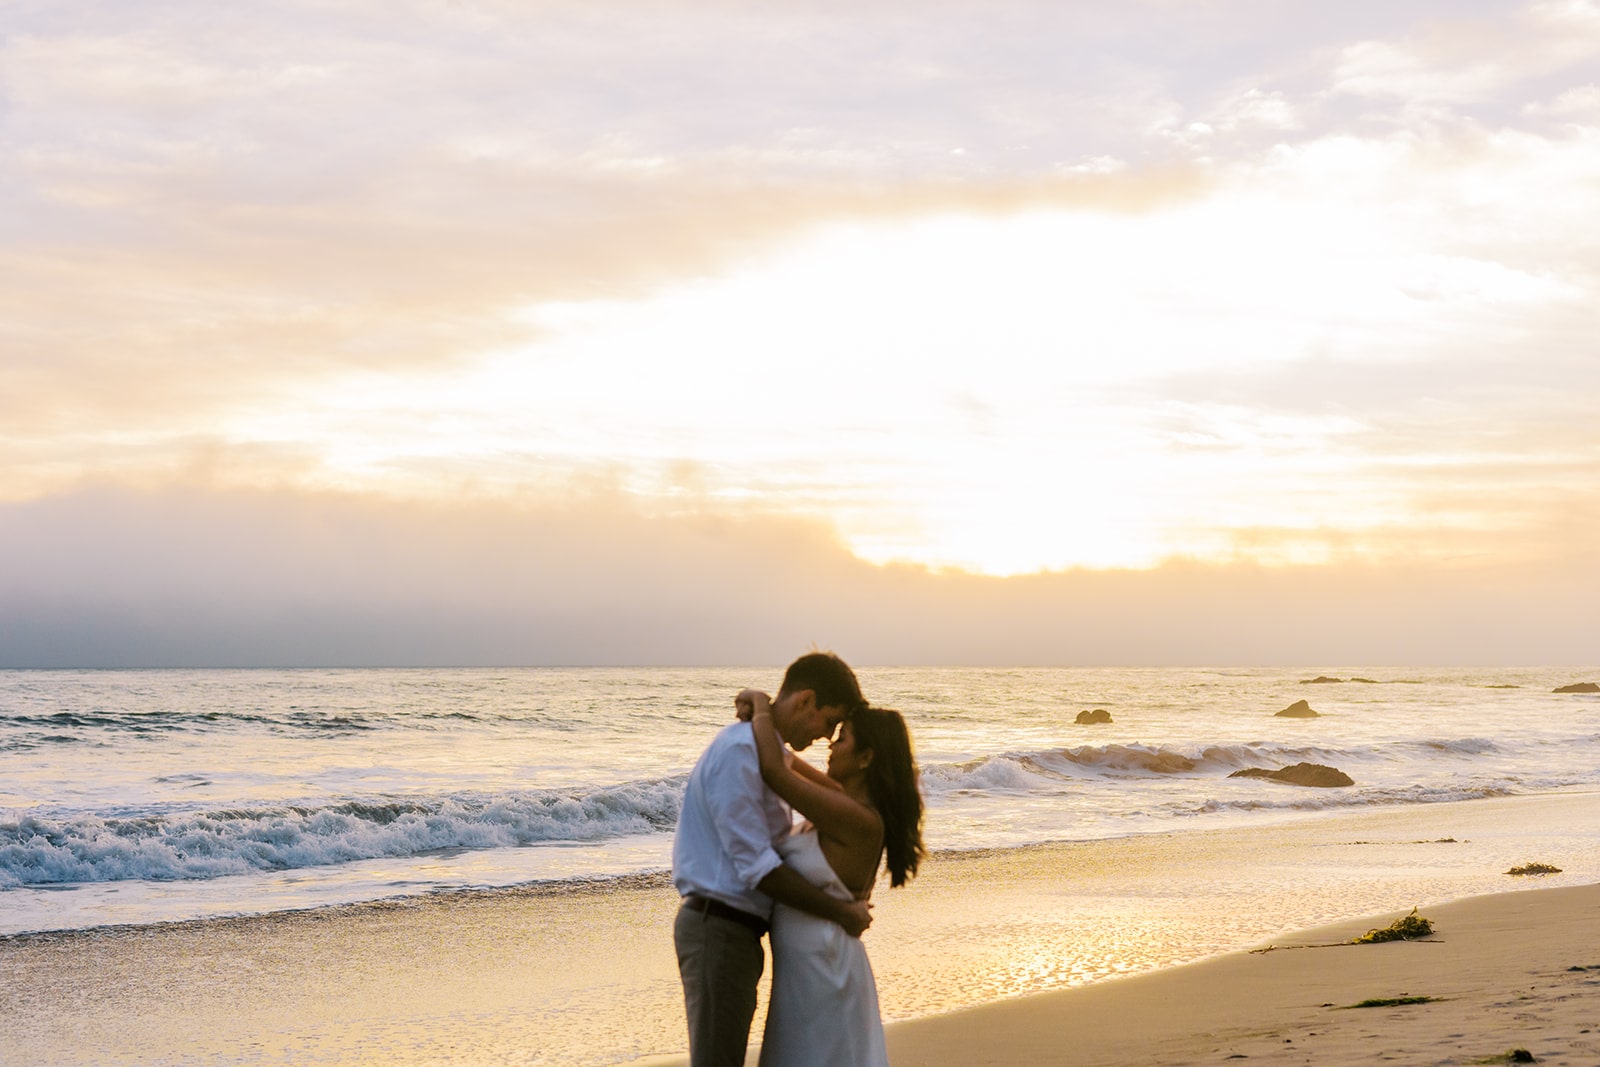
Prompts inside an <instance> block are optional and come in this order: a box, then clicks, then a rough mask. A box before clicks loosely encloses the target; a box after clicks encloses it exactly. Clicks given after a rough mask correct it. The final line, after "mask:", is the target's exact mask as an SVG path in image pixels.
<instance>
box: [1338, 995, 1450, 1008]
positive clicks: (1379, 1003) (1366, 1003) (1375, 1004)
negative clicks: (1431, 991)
mask: <svg viewBox="0 0 1600 1067" xmlns="http://www.w3.org/2000/svg"><path fill="white" fill-rule="evenodd" d="M1438 999H1439V998H1438V997H1372V998H1370V999H1368V1000H1363V1001H1362V1002H1361V1003H1359V1004H1351V1005H1350V1007H1352V1008H1393V1007H1398V1006H1399V1005H1402V1004H1432V1003H1433V1002H1434V1001H1436V1000H1438Z"/></svg>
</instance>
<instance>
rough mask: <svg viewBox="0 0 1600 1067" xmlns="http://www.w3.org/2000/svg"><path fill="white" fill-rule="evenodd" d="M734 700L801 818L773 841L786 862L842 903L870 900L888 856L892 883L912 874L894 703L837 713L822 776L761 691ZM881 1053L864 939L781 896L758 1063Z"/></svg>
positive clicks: (917, 827) (764, 772)
mask: <svg viewBox="0 0 1600 1067" xmlns="http://www.w3.org/2000/svg"><path fill="white" fill-rule="evenodd" d="M738 703H739V704H740V705H741V710H743V706H746V705H747V706H748V707H749V708H750V710H751V713H752V725H753V727H754V730H755V738H756V750H757V752H758V753H759V754H760V757H761V776H762V778H763V779H764V780H765V781H766V783H767V785H768V786H770V787H771V789H772V791H773V792H775V793H777V794H778V795H779V796H780V797H782V798H783V799H784V800H786V801H787V802H788V803H789V805H790V806H791V807H793V808H794V809H795V810H796V811H798V812H799V813H800V814H801V815H803V816H805V818H806V820H807V822H806V824H805V825H804V826H802V827H801V828H800V829H799V830H797V831H795V832H794V833H793V834H791V835H790V836H789V837H788V838H787V839H786V840H785V841H784V842H783V843H782V844H781V845H779V847H778V851H779V854H780V855H782V856H783V860H784V862H785V863H786V864H788V865H789V866H790V867H792V868H794V869H795V870H796V871H797V872H798V873H799V874H800V875H801V876H802V877H804V878H806V879H807V880H808V881H810V882H811V883H812V884H813V885H816V886H819V887H820V888H822V889H823V890H825V891H826V892H828V893H831V894H832V895H834V896H836V897H838V898H840V899H842V900H850V899H866V898H867V897H868V896H869V895H870V894H871V892H872V886H873V884H874V883H875V882H876V881H877V877H878V867H879V864H880V863H882V862H883V861H884V859H885V857H887V862H888V867H889V884H890V885H891V886H895V887H898V886H902V885H904V884H905V883H906V882H907V881H908V880H909V879H910V878H912V877H913V876H914V875H915V874H916V872H917V865H918V863H919V862H920V861H921V859H922V856H923V854H924V851H925V850H924V848H923V844H922V794H921V793H920V792H919V790H918V787H917V765H916V760H915V758H914V756H913V755H912V752H911V737H910V734H909V733H908V732H907V730H906V724H905V720H904V719H902V718H901V717H900V713H899V712H897V711H888V710H886V709H882V708H868V707H863V708H861V709H859V710H857V711H856V712H855V713H853V714H852V715H851V716H850V717H849V718H847V719H845V721H844V723H843V725H841V726H840V728H839V736H838V737H837V738H836V739H835V740H834V741H833V742H831V743H830V745H829V747H828V771H827V774H823V773H822V772H821V771H818V770H817V769H816V768H814V767H812V766H811V765H810V764H809V763H806V762H805V761H804V760H800V759H796V758H794V756H793V755H792V754H791V753H789V752H788V750H787V749H785V748H784V745H783V741H782V739H781V738H780V737H779V735H778V731H777V728H776V727H775V726H774V725H773V722H772V717H771V704H770V701H769V698H768V697H767V694H765V693H762V692H759V691H756V690H745V691H744V692H743V693H741V694H739V697H738ZM888 1062H889V1061H888V1057H887V1055H886V1054H885V1052H884V1044H883V1020H882V1019H881V1018H880V1016H879V1015H878V987H877V983H876V982H875V981H874V980H873V977H872V964H871V963H869V962H868V960H867V949H866V946H865V945H863V944H862V943H861V939H860V938H855V937H851V936H850V935H849V934H847V933H845V932H844V930H843V929H842V928H841V927H839V926H838V925H837V924H835V923H832V922H829V921H828V920H826V919H819V918H817V917H815V916H812V915H808V914H806V913H805V912H802V911H797V910H795V909H793V908H788V907H785V906H784V905H782V904H779V905H777V906H776V907H775V908H774V910H773V915H772V997H771V1002H770V1003H769V1005H768V1008H767V1028H766V1033H765V1034H764V1036H763V1038H762V1042H761V1067H817V1065H819V1064H829V1065H832V1067H855V1065H859V1067H880V1065H886V1064H887V1063H888Z"/></svg>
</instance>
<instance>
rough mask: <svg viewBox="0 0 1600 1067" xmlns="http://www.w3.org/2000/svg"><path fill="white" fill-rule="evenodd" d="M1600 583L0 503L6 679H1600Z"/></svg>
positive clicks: (324, 502) (313, 501) (523, 514)
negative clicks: (1123, 670) (208, 672)
mask: <svg viewBox="0 0 1600 1067" xmlns="http://www.w3.org/2000/svg"><path fill="white" fill-rule="evenodd" d="M1597 564H1600V558H1597V557H1596V556H1594V555H1589V556H1586V557H1582V558H1572V559H1568V560H1565V561H1563V562H1560V563H1550V564H1544V565H1537V566H1535V565H1520V566H1514V565H1509V564H1508V565H1483V566H1476V567H1471V568H1461V567H1452V568H1448V569H1446V568H1441V567H1428V566H1420V565H1419V566H1414V567H1401V566H1387V567H1363V566H1354V565H1351V566H1328V567H1319V568H1309V567H1307V568H1278V569H1273V568H1261V567H1255V566H1248V565H1235V566H1202V565H1197V564H1178V563H1173V564H1168V565H1166V566H1163V567H1161V568H1158V569H1155V570H1150V571H1114V572H1092V571H1074V572H1066V573H1059V574H1040V575H1032V576H1027V577H1020V578H1009V579H996V578H981V577H974V576H970V575H961V574H937V573H930V572H928V571H925V570H921V569H917V568H909V567H888V568H883V567H874V566H870V565H868V564H865V563H862V562H861V561H859V560H857V559H855V558H854V557H852V556H850V555H849V554H848V553H847V552H846V551H845V550H844V549H842V548H841V547H840V546H839V545H838V544H837V543H836V542H835V541H833V540H832V539H831V537H830V536H829V535H828V534H827V533H826V531H824V530H822V529H820V528H818V527H815V526H810V525H806V524H802V523H796V522H788V521H779V520H771V519H764V520H758V519H742V520H741V519H732V518H727V517H707V516H690V517H678V518H671V519H662V518H654V519H651V518H645V517H643V516H640V515H638V514H637V513H634V512H631V511H630V510H629V509H628V508H627V507H625V506H624V505H622V504H620V503H618V502H615V501H607V500H593V501H590V502H588V503H587V504H585V505H584V506H582V507H581V508H573V509H569V510H541V511H532V510H522V509H516V508H512V507H509V506H504V505H473V506H462V505H456V506H452V507H448V508H446V507H426V506H421V505H417V504H401V503H384V502H375V501H372V500H368V499H361V498H355V497H340V496H310V495H305V494H290V493H245V492H215V491H203V490H172V491H167V492H162V493H135V492H131V491H124V490H115V491H113V490H97V491H81V492H77V493H73V494H68V495H62V496H57V497H53V498H49V499H43V500H37V501H32V502H25V503H12V504H6V505H0V667H124V666H323V665H348V666H388V665H496V666H508V665H524V664H526V665H563V664H575V665H602V664H628V665H648V664H684V665H689V664H694V665H700V664H749V663H778V662H783V661H784V660H786V659H787V658H789V657H790V656H792V655H793V654H794V653H795V652H796V651H797V650H800V649H804V648H806V647H808V646H810V645H811V644H813V643H815V644H818V645H822V646H825V647H831V648H834V649H837V650H838V651H840V652H841V653H842V654H845V655H847V656H848V657H849V658H851V659H852V660H854V661H856V662H859V663H862V664H880V665H882V664H972V665H1197V664H1263V665H1273V664H1282V665H1289V664H1330V665H1332V664H1341V663H1343V664H1405V663H1409V664H1471V665H1477V664H1482V665H1501V664H1551V665H1561V664H1584V663H1593V662H1594V661H1595V660H1596V659H1597V656H1596V653H1595V647H1594V644H1593V640H1592V636H1593V634H1595V633H1597V632H1600V595H1597V594H1600V565H1597Z"/></svg>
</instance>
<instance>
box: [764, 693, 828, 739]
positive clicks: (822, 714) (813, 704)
mask: <svg viewBox="0 0 1600 1067" xmlns="http://www.w3.org/2000/svg"><path fill="white" fill-rule="evenodd" d="M781 703H783V702H782V701H780V704H781ZM788 704H789V707H788V708H787V709H785V710H786V711H787V714H785V715H782V716H775V717H776V718H778V731H779V732H780V733H782V734H783V739H784V740H785V741H787V742H789V747H790V748H792V749H794V750H795V751H796V752H798V751H801V750H802V749H806V748H810V747H811V742H813V741H815V740H816V739H817V738H819V737H826V738H828V739H829V740H830V741H831V740H832V739H833V735H834V734H835V733H836V732H838V729H839V724H840V723H841V722H843V721H844V708H842V707H840V706H839V705H837V704H830V705H828V706H826V707H823V706H820V705H818V704H817V697H816V694H815V693H814V692H812V691H811V690H810V689H802V690H801V691H800V692H798V693H795V694H794V696H793V699H792V700H790V701H788ZM778 710H779V709H778V708H774V709H773V711H774V712H777V711H778Z"/></svg>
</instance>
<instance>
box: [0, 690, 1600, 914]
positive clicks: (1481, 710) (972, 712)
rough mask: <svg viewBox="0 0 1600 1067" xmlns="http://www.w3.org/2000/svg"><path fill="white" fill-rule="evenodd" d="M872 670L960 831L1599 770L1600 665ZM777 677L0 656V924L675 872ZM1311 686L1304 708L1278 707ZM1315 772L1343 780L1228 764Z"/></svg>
mask: <svg viewBox="0 0 1600 1067" xmlns="http://www.w3.org/2000/svg"><path fill="white" fill-rule="evenodd" d="M858 673H859V675H860V678H861V682H862V687H863V690H864V691H865V693H866V694H867V696H868V697H869V699H871V700H872V701H873V702H874V703H876V704H879V705H881V706H887V707H894V708H898V709H899V710H901V711H902V712H903V713H904V714H905V715H906V717H907V719H908V721H909V723H910V724H911V726H912V729H913V731H914V733H915V738H916V745H917V751H918V756H919V759H920V761H921V764H922V783H923V790H924V793H925V796H926V798H927V801H928V815H927V837H928V841H929V844H930V846H931V847H932V848H934V849H936V850H940V851H945V852H953V851H970V850H979V849H985V850H992V849H1006V848H1019V847H1024V846H1029V845H1035V844H1041V843H1045V842H1062V841H1068V842H1081V841H1097V840H1106V839H1112V838H1121V837H1127V836H1132V835H1139V834H1151V833H1182V832H1187V831H1199V830H1229V829H1245V828H1250V827H1258V826H1269V825H1284V824H1289V823H1292V822H1293V821H1295V820H1297V819H1304V818H1309V817H1312V816H1315V815H1318V814H1326V813H1329V812H1337V811H1340V810H1355V809H1368V810H1378V809H1382V808H1386V807H1392V808H1399V807H1403V806H1408V805H1419V804H1429V803H1436V802H1444V801H1462V800H1474V799H1482V798H1490V797H1500V796H1514V795H1522V794H1536V793H1554V792H1562V791H1572V790H1578V791H1585V790H1596V789H1600V696H1597V695H1592V694H1582V693H1578V694H1569V693H1556V692H1555V691H1554V690H1555V689H1557V688H1559V687H1562V686H1566V685H1570V684H1571V683H1574V682H1582V681H1592V680H1600V669H1593V668H1588V669H1572V668H1516V669H1501V668H1496V669H1460V668H1453V669H1444V668H1414V667H1413V668H1394V667H1388V668H1384V667H1373V666H1360V665H1354V666H1344V667H1339V666H1329V665H1317V666H1313V667H1307V668H1272V669H1265V668H1260V669H1243V668H1239V669H1222V668H1217V669H1193V668H1183V669H1046V668H1038V669H1008V670H996V669H978V668H960V669H955V668H898V667H897V668H872V667H868V668H862V669H860V670H859V671H858ZM780 676H781V667H771V666H768V667H748V668H738V667H733V668H728V667H722V668H656V667H652V668H605V669H580V668H527V669H504V670H494V669H404V670H365V669H362V670H357V669H351V670H130V671H121V670H110V671H3V672H0V934H14V933H23V932H30V931H41V930H68V929H80V928H87V927H96V926H105V925H118V924H128V923H147V922H158V921H175V920H184V919H196V918H207V917H215V916H222V915H239V914H256V913H263V912H274V911H292V910H299V909H304V908H311V907H319V906H326V905H334V904H345V903H354V902H360V901H369V900H378V899H387V898H395V897H413V896H423V895H428V896H432V895H436V894H449V893H452V892H462V891H470V890H481V889H486V888H497V887H509V886H526V885H530V884H560V883H571V882H582V883H586V884H604V883H605V881H606V880H608V879H619V880H626V879H627V878H629V877H631V876H636V875H640V874H647V875H648V874H650V873H651V872H659V871H661V870H663V869H664V868H665V867H666V866H667V863H668V854H669V851H670V843H671V835H672V830H673V827H674V826H675V824H676V819H677V812H678V804H679V799H680V797H681V794H682V789H683V783H684V780H685V778H686V777H687V773H688V770H689V768H690V767H691V766H692V765H693V762H694V760H695V758H696V757H697V756H698V754H699V751H700V749H701V748H702V747H703V746H704V745H705V743H706V742H707V741H708V740H709V739H710V737H711V736H712V735H713V734H714V733H715V732H716V730H717V729H719V728H720V727H721V726H722V725H723V724H724V723H726V722H727V721H729V720H730V719H731V717H732V697H733V694H734V693H735V692H737V691H738V690H739V689H741V688H743V687H745V686H747V685H760V686H764V687H767V688H776V686H777V683H778V680H779V678H780ZM1319 679H1321V680H1319ZM1328 679H1337V680H1328ZM1298 700H1305V701H1307V702H1308V703H1309V704H1310V706H1311V707H1312V708H1313V709H1314V710H1315V711H1316V712H1317V713H1318V717H1316V718H1305V719H1296V718H1285V717H1280V716H1278V715H1277V714H1276V713H1277V712H1279V711H1281V710H1283V709H1284V708H1286V707H1287V706H1289V705H1290V704H1292V703H1294V702H1295V701H1298ZM1092 709H1104V710H1105V711H1107V712H1108V713H1109V714H1110V716H1111V718H1112V722H1110V723H1107V724H1099V725H1081V724H1079V723H1077V722H1076V721H1075V720H1076V718H1077V716H1078V714H1079V713H1080V712H1082V711H1087V710H1092ZM824 748H825V746H824V745H823V744H821V743H819V745H818V746H817V750H816V751H813V752H812V753H810V754H809V755H811V756H814V757H816V758H818V759H819V760H820V759H821V758H822V757H823V755H824V752H823V749H824ZM1300 762H1310V763H1319V764H1325V765H1329V766H1333V767H1336V768H1338V769H1340V770H1342V771H1344V772H1345V773H1346V774H1348V775H1349V776H1350V777H1351V778H1353V779H1354V781H1355V784H1354V785H1353V786H1350V787H1347V788H1339V789H1310V788H1303V787H1295V786H1287V785H1282V784H1279V783H1275V782H1265V781H1259V780H1246V779H1239V778H1231V777H1229V775H1230V774H1232V772H1234V771H1237V770H1241V769H1245V768H1252V767H1259V768H1268V769H1272V768H1278V767H1283V766H1287V765H1290V764H1294V763H1300Z"/></svg>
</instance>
